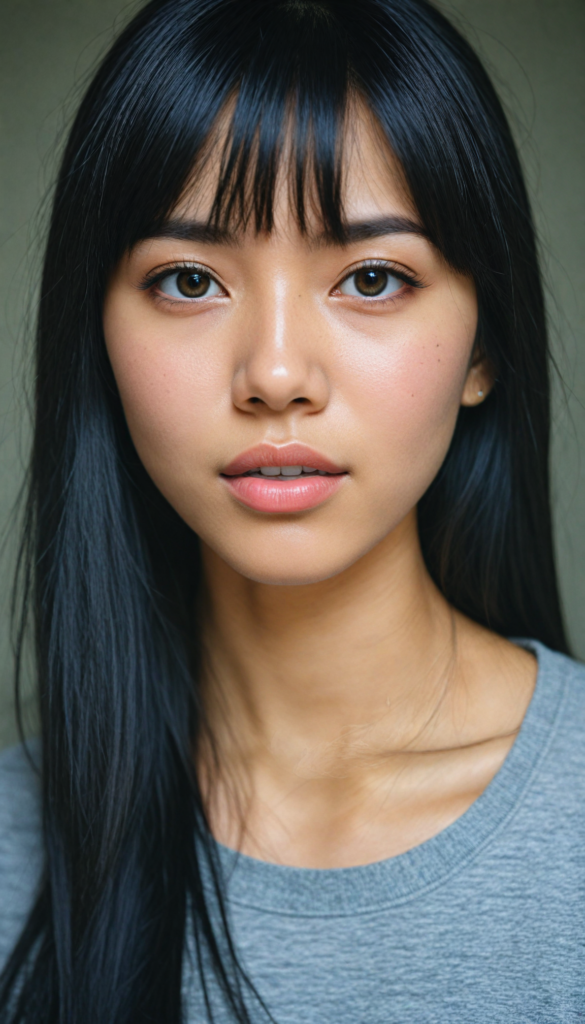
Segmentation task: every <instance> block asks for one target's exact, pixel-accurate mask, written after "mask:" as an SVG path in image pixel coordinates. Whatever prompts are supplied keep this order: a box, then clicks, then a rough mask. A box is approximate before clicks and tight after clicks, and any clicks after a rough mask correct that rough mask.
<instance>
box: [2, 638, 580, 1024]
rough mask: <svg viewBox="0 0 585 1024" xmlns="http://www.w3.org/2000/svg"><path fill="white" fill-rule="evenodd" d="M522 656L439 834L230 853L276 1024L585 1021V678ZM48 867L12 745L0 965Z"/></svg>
mask: <svg viewBox="0 0 585 1024" xmlns="http://www.w3.org/2000/svg"><path fill="white" fill-rule="evenodd" d="M523 643H525V644H526V646H530V647H531V648H532V649H533V650H534V651H535V653H536V654H537V656H538V660H539V673H538V679H537V684H536V689H535V692H534V696H533V698H532V701H531V703H530V706H529V708H528V711H527V713H526V716H525V719H524V723H523V725H522V729H521V730H520V733H519V735H518V737H517V739H516V742H515V743H514V746H513V747H512V750H511V751H510V753H509V755H508V757H507V758H506V761H505V762H504V764H503V766H502V768H501V769H500V771H499V772H498V774H497V775H496V776H495V778H494V779H493V780H492V782H491V783H490V785H489V786H488V787H487V789H486V790H485V791H484V793H483V794H482V795H481V796H480V797H479V799H478V800H476V801H475V803H474V804H473V805H472V806H471V807H470V808H469V810H468V811H467V812H466V813H465V814H464V815H463V816H462V817H461V818H459V819H458V820H457V821H456V822H454V824H452V825H450V826H449V827H448V828H447V829H445V830H444V831H443V832H441V833H440V834H439V835H437V836H435V837H434V838H433V839H430V840H428V841H427V842H425V843H422V844H421V845H420V846H417V847H416V848H415V849H413V850H410V851H409V852H408V853H404V854H401V855H400V856H398V857H392V858H390V859H388V860H385V861H381V862H379V863H376V864H370V865H367V866H366V867H357V868H343V869H335V870H329V871H323V870H309V869H301V868H287V867H282V866H280V865H274V864H267V863H264V862H261V861H257V860H254V859H252V858H249V857H246V856H243V855H239V856H238V855H235V854H233V853H232V852H231V851H229V850H227V849H226V848H225V847H220V856H221V859H222V862H223V864H224V865H225V869H226V876H227V879H228V882H227V886H228V900H229V911H230V914H231V919H232V928H233V933H234V936H235V941H236V946H237V948H238V949H239V952H240V955H241V958H242V961H243V963H244V965H245V967H246V968H247V970H248V971H249V974H250V976H251V978H252V980H253V981H254V982H255V984H256V986H257V989H258V991H259V993H260V995H261V996H262V997H263V999H264V1000H265V1003H266V1005H267V1007H268V1009H269V1010H270V1011H271V1013H272V1015H273V1017H274V1020H275V1021H276V1022H277V1024H492V1022H493V1024H496V1022H497V1024H503V1022H505V1024H561V1022H562V1024H573V1022H575V1024H576V1022H579V1021H580V1022H583V1021H585V668H583V667H582V666H580V665H578V664H577V663H575V662H573V661H571V660H570V659H568V658H564V657H561V656H560V655H557V654H553V653H552V652H551V651H549V650H547V649H546V648H545V647H542V646H541V645H540V644H536V643H533V642H527V641H526V642H523ZM41 864H42V853H41V849H40V841H39V805H38V782H37V779H36V777H35V775H34V774H33V773H32V771H31V769H30V767H29V766H28V763H27V761H26V759H25V757H24V754H23V752H22V750H21V748H14V749H13V750H10V751H8V752H7V753H5V754H4V755H2V757H1V758H0V960H1V958H2V957H3V956H6V954H7V952H8V950H9V949H10V947H11V946H12V945H13V943H14V941H15V939H16V937H17V934H18V931H19V928H20V927H21V925H22V922H23V919H24V916H25V914H26V912H27V908H28V907H29V905H30V901H31V898H32V893H33V891H34V888H35V884H36V880H37V878H38V874H39V871H40V868H41ZM184 988H185V996H186V1004H187V1007H188V1013H187V1019H188V1021H189V1024H200V1022H203V1021H206V1020H207V1016H206V1013H205V1010H204V1006H203V1003H202V999H201V995H200V986H199V984H198V982H197V975H196V972H194V971H191V970H190V968H189V965H188V964H187V968H186V972H185V984H184ZM218 1019H219V1020H220V1021H222V1022H223V1021H225V1022H227V1021H228V1020H229V1016H228V1015H227V1013H225V1014H224V1013H223V1012H220V1014H219V1017H218ZM253 1019H258V1020H260V1019H263V1018H262V1015H261V1014H259V1013H256V1014H254V1013H253ZM161 1024H163V1022H161Z"/></svg>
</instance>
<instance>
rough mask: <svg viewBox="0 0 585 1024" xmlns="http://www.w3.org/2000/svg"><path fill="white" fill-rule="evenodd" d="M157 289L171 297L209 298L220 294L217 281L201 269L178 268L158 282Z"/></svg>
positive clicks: (220, 290)
mask: <svg viewBox="0 0 585 1024" xmlns="http://www.w3.org/2000/svg"><path fill="white" fill-rule="evenodd" d="M158 288H159V291H161V292H162V293H163V295H168V296H170V297H171V298H173V299H209V298H212V297H213V296H214V295H221V294H222V288H220V286H219V285H218V283H217V281H216V280H214V278H213V277H212V276H211V274H206V273H205V271H203V270H178V271H175V272H174V273H172V274H167V275H166V277H163V278H162V279H161V280H160V281H159V283H158Z"/></svg>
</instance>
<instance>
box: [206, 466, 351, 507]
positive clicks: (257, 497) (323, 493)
mask: <svg viewBox="0 0 585 1024" xmlns="http://www.w3.org/2000/svg"><path fill="white" fill-rule="evenodd" d="M346 476H347V473H339V474H335V475H333V476H303V477H293V478H291V479H290V480H278V481H277V480H271V479H270V477H266V479H264V480H263V479H262V477H259V476H225V477H224V478H223V479H224V480H225V481H226V483H227V485H228V487H229V489H230V491H231V492H232V494H233V495H234V497H235V498H237V500H238V501H239V502H240V503H241V504H242V505H246V506H247V507H248V508H253V509H255V510H256V512H305V511H306V510H307V509H310V508H316V506H317V505H321V504H322V503H323V502H324V501H326V500H327V498H330V497H331V495H332V494H335V492H336V491H337V490H338V489H339V487H340V486H341V483H342V481H343V480H344V479H345V477H346Z"/></svg>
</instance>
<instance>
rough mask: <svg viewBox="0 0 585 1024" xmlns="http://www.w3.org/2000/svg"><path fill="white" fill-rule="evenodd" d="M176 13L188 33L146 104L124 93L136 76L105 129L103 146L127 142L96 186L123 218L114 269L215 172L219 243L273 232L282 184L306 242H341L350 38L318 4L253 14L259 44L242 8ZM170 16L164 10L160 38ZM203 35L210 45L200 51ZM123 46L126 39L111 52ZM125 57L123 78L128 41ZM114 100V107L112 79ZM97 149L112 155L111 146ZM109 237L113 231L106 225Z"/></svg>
mask: <svg viewBox="0 0 585 1024" xmlns="http://www.w3.org/2000/svg"><path fill="white" fill-rule="evenodd" d="M151 6H152V5H151ZM180 6H182V8H183V10H184V13H185V25H184V30H183V32H182V36H181V38H180V39H179V40H177V38H176V36H175V39H174V53H173V59H172V61H169V57H168V53H166V52H165V50H164V47H162V46H161V48H160V51H159V52H158V53H157V55H156V58H155V60H156V65H157V66H155V67H152V68H151V69H150V75H149V82H148V85H147V86H146V89H147V90H148V95H147V96H145V94H144V82H142V88H141V90H140V91H139V92H137V91H136V90H135V87H134V86H133V85H132V84H131V83H132V80H133V79H134V80H135V79H138V78H141V79H143V77H144V76H143V74H140V75H135V76H133V75H132V73H131V72H130V73H127V76H125V77H126V81H127V89H126V93H127V95H126V101H125V103H124V104H123V105H122V108H121V109H120V110H119V113H118V117H117V118H116V121H117V123H112V120H111V119H110V120H109V125H104V133H103V134H104V135H105V134H106V132H107V133H108V134H109V133H111V132H112V131H115V133H116V136H117V139H118V142H119V141H121V140H124V141H123V142H122V144H121V145H119V144H118V145H117V146H116V150H117V153H116V156H117V162H118V161H119V166H118V167H112V166H111V165H110V166H109V168H108V172H107V174H105V175H104V176H103V177H102V180H101V182H100V185H101V188H102V189H103V190H104V191H105V192H107V193H109V194H108V195H107V196H106V197H105V202H104V206H103V208H104V209H111V205H112V203H113V204H115V205H116V206H117V210H118V216H117V217H116V227H117V231H116V234H115V236H114V237H112V238H111V243H112V244H111V250H110V254H109V255H110V263H112V262H114V261H115V260H116V259H117V258H119V257H120V255H121V254H122V252H123V251H124V250H126V249H128V248H131V247H132V246H133V245H134V244H136V242H138V241H140V240H142V239H143V238H147V237H151V236H155V235H156V234H157V233H158V232H159V231H160V229H161V227H162V226H163V225H164V222H165V221H166V220H167V219H168V217H169V216H170V215H171V214H172V211H173V210H174V209H175V208H176V206H177V205H178V204H180V203H181V202H182V201H184V200H185V199H188V197H189V195H190V194H193V193H196V192H197V190H198V187H199V182H200V181H201V179H202V177H203V176H205V177H207V175H208V174H209V172H210V169H211V173H212V174H213V177H214V179H215V194H214V196H213V199H212V202H211V206H210V209H209V213H208V226H209V228H210V229H211V230H213V232H214V233H217V232H218V231H219V232H221V233H226V234H233V233H238V232H240V231H243V230H247V229H250V228H251V229H252V230H254V231H255V232H270V231H272V229H273V226H274V206H275V195H276V191H277V189H278V188H280V187H281V186H282V185H283V184H284V186H285V188H286V192H287V195H288V201H289V206H290V210H291V211H292V213H293V215H294V216H295V218H296V221H297V224H298V227H299V230H300V231H301V233H302V234H306V233H307V232H308V231H309V223H310V225H311V229H312V228H313V227H314V225H315V223H317V224H318V227H319V230H320V231H321V232H322V233H323V234H324V235H325V237H327V238H330V239H333V240H337V241H342V240H343V237H344V225H343V202H342V170H343V149H344V145H343V143H344V137H345V134H346V126H347V118H348V107H349V106H350V102H351V97H352V94H355V93H356V91H357V90H356V84H355V76H354V75H353V72H352V66H351V58H350V53H349V49H348V46H347V39H346V34H345V33H344V32H343V31H342V27H341V26H340V25H339V24H338V23H337V21H336V19H335V18H334V16H333V15H332V13H331V11H330V10H329V9H328V7H327V6H326V5H325V4H319V3H284V4H278V3H274V4H256V5H254V4H250V7H254V6H257V7H259V8H263V19H262V20H263V26H262V32H258V31H257V25H255V24H254V21H255V19H254V18H253V17H252V18H250V17H249V16H248V15H249V13H250V10H249V8H248V6H247V5H245V4H242V3H233V4H231V5H230V4H229V3H228V4H217V3H215V4H213V3H208V4H205V3H202V4H192V3H184V4H183V5H177V7H180ZM226 8H229V9H230V11H229V13H228V12H227V11H226ZM167 16H168V10H166V9H165V5H162V6H161V12H160V18H161V33H162V34H163V35H164V28H165V19H166V17H167ZM218 21H221V23H222V26H223V28H222V34H223V37H224V38H223V39H222V45H221V46H218V45H217V39H218V35H219V32H218V25H217V23H216V22H218ZM230 21H231V24H230ZM207 35H209V37H210V38H213V40H214V45H210V46H209V47H208V46H206V36H207ZM127 45H128V44H126V43H125V39H124V37H122V38H121V39H120V41H119V43H118V48H120V49H121V50H125V49H126V47H127ZM131 46H132V52H126V53H124V55H123V57H122V61H121V62H122V63H123V64H124V66H125V68H126V69H127V68H128V64H131V63H134V62H135V61H136V59H137V58H138V59H140V55H139V54H136V42H135V39H133V40H132V42H131ZM194 51H195V52H194ZM202 54H204V56H202ZM120 56H122V55H121V54H120ZM115 88H116V93H117V95H118V96H119V95H120V90H121V86H120V82H119V78H118V76H116V87H115ZM134 92H137V94H136V95H135V96H134V95H133V93H134ZM88 99H89V97H88ZM101 134H102V133H101V132H98V133H95V134H94V139H95V137H96V135H101ZM104 142H105V146H106V149H107V150H108V151H109V152H110V153H111V151H112V145H111V140H110V139H108V138H107V137H105V138H104ZM93 148H94V152H95V149H96V148H97V147H96V146H95V141H94V147H93ZM110 183H112V184H115V189H116V195H114V194H113V192H110V188H109V185H110ZM121 183H122V189H120V184H121ZM111 228H112V224H111V221H110V223H109V225H107V224H104V225H103V231H105V232H106V233H111ZM103 237H104V236H103V232H102V238H103Z"/></svg>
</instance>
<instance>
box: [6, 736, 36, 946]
mask: <svg viewBox="0 0 585 1024" xmlns="http://www.w3.org/2000/svg"><path fill="white" fill-rule="evenodd" d="M28 751H29V755H30V759H32V761H33V764H31V760H30V759H29V756H27V751H26V750H25V748H24V747H23V746H17V747H11V748H10V749H9V750H5V751H3V752H2V753H1V754H0V963H1V962H2V961H4V959H5V957H6V956H7V955H8V954H9V953H10V951H11V949H12V947H13V946H14V943H15V942H16V940H17V938H18V935H19V933H20V930H21V928H22V926H23V925H24V922H25V920H26V917H27V914H28V912H29V910H30V908H31V905H32V902H33V899H34V896H35V892H36V888H37V885H38V882H39V878H40V875H41V872H42V865H43V845H42V829H41V786H40V776H39V773H38V771H37V770H36V769H35V765H37V764H38V763H39V761H40V745H39V743H38V741H34V740H33V741H32V742H31V743H30V744H28Z"/></svg>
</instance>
